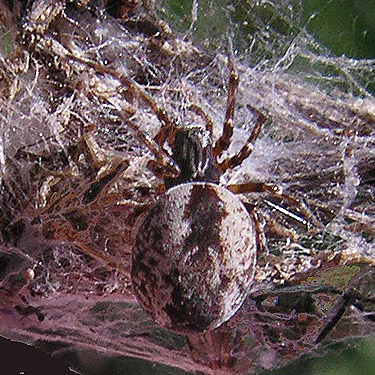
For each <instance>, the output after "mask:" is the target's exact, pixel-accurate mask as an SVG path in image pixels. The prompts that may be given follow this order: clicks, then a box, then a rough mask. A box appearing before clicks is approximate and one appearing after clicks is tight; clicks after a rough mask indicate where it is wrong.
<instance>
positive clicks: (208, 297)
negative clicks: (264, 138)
mask: <svg viewBox="0 0 375 375" xmlns="http://www.w3.org/2000/svg"><path fill="white" fill-rule="evenodd" d="M26 29H27V28H26ZM30 29H32V27H30ZM27 30H28V29H27ZM38 40H39V41H40V42H39V43H41V44H42V45H43V46H51V45H53V44H54V43H56V42H55V41H54V40H53V39H49V37H48V36H43V38H42V37H41V36H40V38H39V39H38ZM229 51H230V52H229V54H228V68H229V84H228V96H227V104H226V111H225V118H224V123H223V131H222V135H221V136H220V137H219V139H218V140H217V141H216V142H215V143H214V142H213V134H212V133H213V122H212V120H211V119H210V118H209V116H208V115H207V114H206V113H205V112H204V111H203V110H202V109H201V108H200V107H199V106H197V105H191V106H190V107H189V109H190V110H191V111H193V112H195V113H196V114H197V116H200V117H201V118H202V119H203V120H204V124H205V126H204V127H201V126H197V125H194V124H192V125H188V126H184V127H178V126H177V125H176V124H174V123H173V122H172V121H171V120H170V119H169V118H168V116H167V114H166V112H165V111H164V110H162V109H161V108H159V106H158V105H157V103H156V102H155V101H154V100H153V99H152V98H151V97H150V96H149V95H148V94H147V93H146V92H145V91H144V90H143V89H142V88H141V87H140V86H139V85H138V84H137V83H136V82H134V81H133V80H132V79H131V78H129V77H127V76H126V75H123V74H121V73H119V72H118V71H116V70H115V69H112V68H111V67H108V66H103V65H102V64H100V63H96V62H94V61H92V60H89V59H86V58H84V57H79V56H76V55H74V54H73V53H72V54H70V53H68V52H67V50H65V51H64V53H65V56H64V58H65V59H66V58H68V59H69V63H70V64H74V62H76V63H78V64H77V70H79V71H80V70H82V65H84V67H85V68H87V67H91V68H93V69H94V71H95V72H96V74H99V75H100V74H102V75H111V76H113V77H115V78H116V79H117V80H118V81H119V82H120V83H121V84H122V86H123V87H125V88H127V89H128V90H129V91H130V92H133V93H136V94H137V95H138V96H139V97H140V98H141V100H143V101H144V102H146V103H147V104H148V105H149V106H150V108H151V110H152V111H153V112H154V113H155V115H156V116H157V118H158V120H159V121H160V123H161V128H160V131H159V132H158V134H157V135H156V136H155V138H151V137H150V136H149V135H147V134H145V133H143V132H142V131H141V130H140V129H139V128H138V126H137V125H136V124H135V123H133V122H132V121H131V120H129V117H126V116H124V115H121V110H119V111H118V112H119V117H120V118H122V119H123V120H124V121H125V122H126V123H127V124H128V125H129V127H131V128H133V129H134V130H135V132H136V133H137V135H138V137H139V138H140V139H141V140H142V141H143V143H144V144H145V145H146V146H147V147H148V148H149V149H150V151H151V152H152V153H153V154H154V156H155V160H152V161H150V162H149V164H148V167H149V168H150V169H151V170H152V171H153V172H154V173H155V174H156V175H157V176H159V177H160V178H161V179H162V181H163V185H164V190H165V193H163V194H161V195H160V196H159V198H158V199H157V201H156V202H155V204H154V205H153V207H151V208H150V209H149V210H148V211H147V212H146V213H145V214H144V217H143V222H142V224H141V225H140V227H139V229H138V232H137V233H138V234H137V235H136V236H135V241H134V248H133V255H132V271H131V279H132V285H133V290H134V293H135V294H136V296H137V297H138V299H139V301H140V303H141V304H142V306H143V307H144V309H145V310H146V311H147V312H149V313H150V315H151V316H152V317H153V319H154V320H155V321H156V322H157V323H159V324H160V325H161V326H164V327H167V328H169V329H171V330H174V331H177V332H181V333H183V332H186V333H188V332H191V331H193V332H203V331H207V330H213V329H215V328H217V327H219V326H220V325H221V324H222V323H224V322H225V321H227V320H228V319H229V318H230V317H231V316H232V315H233V314H234V313H235V312H236V311H237V310H238V309H239V307H240V306H241V304H242V302H243V301H244V299H245V297H246V295H247V291H248V290H249V288H250V286H251V284H252V281H253V277H254V273H255V264H256V259H257V257H258V255H259V254H260V253H261V250H262V249H263V248H264V247H265V245H264V239H263V233H262V230H261V225H260V222H259V221H258V218H257V214H256V211H255V209H254V205H251V204H247V203H246V202H243V201H242V200H241V199H240V196H237V194H242V193H249V192H251V193H252V192H268V193H270V194H276V195H279V196H281V197H283V198H285V199H287V200H289V201H291V202H292V203H295V204H298V205H299V207H300V208H301V211H302V212H304V213H305V216H307V217H310V218H311V216H310V215H309V212H308V211H307V210H306V209H304V207H303V205H302V203H300V202H299V201H297V200H296V199H294V198H293V197H290V196H288V195H286V194H284V193H282V192H281V190H280V189H279V188H278V187H277V186H275V185H269V184H266V183H261V182H247V183H243V184H234V185H226V186H224V185H222V184H221V182H220V177H221V176H222V175H223V174H224V173H225V172H226V171H228V170H229V169H233V168H235V167H237V166H239V165H241V163H242V162H243V161H244V160H245V159H246V158H248V157H249V156H250V154H251V153H252V151H253V148H254V143H255V141H256V139H257V137H258V136H259V134H260V132H261V129H262V126H263V124H264V123H265V121H266V117H265V116H264V115H263V114H262V113H261V112H259V111H258V110H256V109H255V108H253V107H252V106H250V105H248V108H249V109H250V110H252V111H253V113H254V114H255V115H256V116H257V120H256V123H255V126H254V128H253V130H252V132H251V134H250V136H249V137H248V139H247V141H246V142H245V144H244V146H243V147H242V148H241V149H240V151H239V152H238V153H237V154H235V155H234V156H231V157H228V158H226V159H224V160H222V159H223V153H224V152H225V151H226V150H227V149H228V148H229V146H230V144H231V140H232V135H233V128H234V127H233V119H234V109H235V103H236V91H237V87H238V83H239V78H238V75H237V73H236V71H235V68H234V64H233V52H232V46H231V43H229ZM91 90H92V91H93V92H94V93H95V94H96V95H97V96H98V97H101V98H103V99H104V100H106V101H107V102H108V101H109V102H110V100H109V99H108V97H105V95H103V94H102V93H101V92H100V91H99V90H98V91H97V92H96V91H95V87H94V86H93V87H92V88H91ZM110 104H113V103H111V102H110ZM113 105H114V106H115V107H116V105H115V104H113ZM167 141H168V144H169V147H170V149H171V154H169V153H168V151H166V149H164V145H165V143H166V142H167ZM94 153H95V152H93V153H92V154H94ZM220 160H222V161H220ZM127 166H128V163H127V162H126V161H125V162H122V163H120V164H119V165H118V166H117V167H115V168H110V169H111V170H110V173H109V174H108V175H107V176H104V178H101V179H99V180H97V181H94V182H93V183H92V184H91V185H90V186H89V187H88V188H87V189H86V190H85V191H84V192H83V193H82V194H81V195H80V196H79V197H78V198H79V199H78V204H80V205H89V204H91V202H94V201H95V200H96V199H97V197H98V196H99V195H100V194H103V192H104V191H105V190H106V189H107V187H108V186H109V185H110V184H111V183H112V182H113V181H114V180H115V179H117V178H119V177H120V176H121V174H122V173H123V172H124V170H125V169H126V168H127ZM162 190H163V189H162ZM162 190H160V191H162ZM79 221H84V220H81V219H80V217H79ZM76 243H77V245H78V246H79V247H80V248H81V249H82V250H83V251H84V252H86V253H88V254H91V255H93V256H94V257H96V258H100V259H102V260H104V261H106V262H107V263H108V261H107V260H106V259H105V257H104V256H101V255H100V254H97V253H95V250H90V249H89V247H88V246H87V245H86V244H84V243H81V244H79V243H78V241H77V242H76ZM109 263H110V262H109ZM124 272H126V271H124Z"/></svg>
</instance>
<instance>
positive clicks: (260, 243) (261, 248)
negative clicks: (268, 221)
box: [244, 202, 268, 262]
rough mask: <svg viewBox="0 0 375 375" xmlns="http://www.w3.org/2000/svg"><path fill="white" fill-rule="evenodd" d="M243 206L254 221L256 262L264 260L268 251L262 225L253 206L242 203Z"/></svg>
mask: <svg viewBox="0 0 375 375" xmlns="http://www.w3.org/2000/svg"><path fill="white" fill-rule="evenodd" d="M244 205H245V207H246V209H247V211H248V212H249V214H250V215H251V217H252V218H253V220H254V225H255V236H256V243H257V262H258V260H259V259H262V258H264V257H265V256H266V255H267V254H268V249H267V245H266V237H265V235H264V230H263V223H262V221H261V218H260V217H259V215H258V212H257V210H256V207H255V205H254V204H251V203H247V202H244Z"/></svg>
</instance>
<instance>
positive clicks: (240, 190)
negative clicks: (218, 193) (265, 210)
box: [226, 182, 322, 228]
mask: <svg viewBox="0 0 375 375" xmlns="http://www.w3.org/2000/svg"><path fill="white" fill-rule="evenodd" d="M226 188H227V189H228V190H230V191H231V192H232V193H235V194H244V193H271V194H272V195H274V196H276V197H278V198H281V199H285V200H286V201H287V202H289V203H291V204H293V205H294V206H296V207H298V209H299V210H300V211H301V212H302V214H303V215H304V216H305V217H306V218H307V219H308V221H309V222H310V223H312V224H313V225H315V226H316V227H318V228H321V227H322V223H320V222H319V221H318V220H317V219H316V218H315V216H314V214H313V213H312V212H311V211H310V210H309V209H308V207H307V206H306V205H305V204H304V203H303V202H302V201H301V200H299V199H297V198H295V197H292V196H291V195H290V194H287V193H285V192H283V191H282V190H281V189H280V187H278V186H277V185H272V184H267V183H264V182H245V183H243V184H231V185H227V186H226ZM303 223H304V224H306V225H307V224H308V222H307V221H305V220H303Z"/></svg>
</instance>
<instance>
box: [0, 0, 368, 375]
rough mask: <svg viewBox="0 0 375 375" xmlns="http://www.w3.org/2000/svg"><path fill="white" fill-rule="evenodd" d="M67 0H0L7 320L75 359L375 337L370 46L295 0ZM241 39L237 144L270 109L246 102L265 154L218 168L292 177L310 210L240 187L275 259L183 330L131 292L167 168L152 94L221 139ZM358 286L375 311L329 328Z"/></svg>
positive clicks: (286, 349)
mask: <svg viewBox="0 0 375 375" xmlns="http://www.w3.org/2000/svg"><path fill="white" fill-rule="evenodd" d="M52 3H53V6H52V8H51V7H50V6H51V4H52ZM86 3H87V2H86ZM177 3H178V4H179V5H178V7H177V8H176V6H177V5H176V4H177ZM64 4H65V2H63V1H58V2H51V1H45V0H41V1H36V2H35V3H34V5H32V6H31V8H30V9H23V10H22V2H14V3H13V5H11V6H10V5H9V2H7V1H0V10H1V11H2V12H1V14H2V15H1V17H0V24H1V38H0V58H1V60H0V74H1V81H0V101H1V104H0V105H1V110H0V121H1V122H0V124H1V127H0V190H1V195H0V213H1V215H0V294H1V304H0V315H1V319H0V322H1V323H0V333H1V334H2V335H4V336H6V337H10V338H13V339H17V340H22V341H24V342H29V343H32V344H33V345H35V346H38V347H42V348H44V349H46V350H49V351H50V352H53V353H54V354H55V355H59V356H62V357H68V355H69V354H71V353H72V352H76V353H79V355H82V356H84V355H86V356H87V355H90V354H88V353H92V351H97V352H99V353H100V356H99V358H100V359H98V358H96V361H99V360H101V361H103V362H105V361H111V360H113V359H114V358H129V359H132V361H130V360H129V362H126V364H125V365H126V366H131V364H133V365H138V366H141V365H143V366H145V363H147V362H149V363H153V364H158V365H159V366H160V367H159V369H160V372H162V371H163V372H164V373H165V371H169V370H170V371H172V372H173V373H176V371H178V370H177V369H179V371H181V373H184V372H190V371H201V372H202V373H207V374H210V373H212V374H214V373H215V374H218V373H223V374H226V373H233V372H235V371H237V372H239V373H242V374H245V373H249V374H250V373H253V372H257V371H258V372H259V371H261V370H262V369H274V368H277V367H281V366H284V365H286V364H287V363H289V362H290V361H292V360H294V359H296V358H298V357H299V356H301V355H304V354H311V353H316V350H317V351H318V354H319V348H320V349H322V348H324V347H325V345H327V344H330V343H333V342H338V341H342V340H346V339H351V338H356V337H366V336H372V335H373V332H374V323H373V321H371V320H369V319H367V318H366V316H367V315H369V314H370V315H371V313H372V312H374V304H373V296H372V295H371V291H368V290H367V289H366V288H365V286H364V285H365V284H366V283H365V282H364V280H366V282H367V283H369V284H370V286H371V285H374V284H375V281H374V276H373V272H372V270H371V267H370V269H369V268H366V266H364V265H366V264H370V265H371V264H373V261H374V256H375V254H374V251H375V248H374V228H375V225H374V224H375V205H374V194H375V186H374V173H375V169H374V161H375V148H374V142H375V139H374V127H375V125H374V121H375V102H374V98H373V95H372V93H371V87H372V86H371V83H372V82H374V73H373V72H374V71H375V69H374V61H373V60H369V59H367V60H365V59H363V60H360V59H352V58H348V57H343V56H341V57H337V56H334V55H332V54H331V53H330V52H329V51H328V49H326V48H325V47H324V46H322V45H321V44H320V43H319V42H317V41H316V39H315V38H314V37H313V36H312V35H311V34H310V33H309V32H308V31H307V28H306V25H307V24H308V22H310V20H311V19H313V16H314V15H313V14H310V15H308V16H307V17H306V15H304V14H303V9H304V8H303V6H302V4H301V3H300V2H299V1H257V2H255V1H254V2H253V1H241V2H240V1H236V2H227V1H216V2H213V1H200V2H198V1H190V2H186V3H184V2H181V1H180V2H174V1H163V2H158V3H157V8H156V12H157V13H154V11H153V3H152V2H147V3H145V4H146V6H143V4H139V5H137V6H136V7H135V8H134V9H131V10H130V11H129V15H128V16H129V18H128V19H126V20H124V21H119V20H116V19H114V18H112V17H109V16H108V15H107V13H106V11H105V6H104V2H100V1H92V2H89V4H85V2H84V1H75V2H69V3H68V4H67V6H66V7H65V5H64ZM49 7H50V8H49ZM48 9H52V11H48V12H46V10H48ZM40 10H44V11H45V12H44V13H43V15H44V16H43V17H40V14H39V11H40ZM28 12H29V13H28ZM30 12H31V13H30ZM20 14H26V16H24V18H23V19H22V18H21V17H20V16H19V15H20ZM27 14H28V15H27ZM30 14H31V15H30ZM46 15H47V16H46ZM159 17H161V18H159ZM162 19H163V20H164V21H162ZM22 22H23V25H24V26H23V29H24V30H26V36H27V38H26V42H25V43H24V44H22V43H21V44H20V43H19V37H20V30H21V28H20V24H21V23H22ZM166 22H167V23H166ZM169 27H171V29H172V31H169ZM34 37H35V38H34ZM228 38H230V39H231V40H232V41H233V46H234V47H233V48H234V52H235V68H236V70H237V72H238V73H239V76H240V86H239V90H238V94H237V104H236V113H235V132H234V136H233V142H232V144H231V147H230V148H229V150H228V152H227V155H224V157H226V156H228V155H232V154H234V153H235V152H236V151H238V150H239V149H240V148H241V147H242V145H243V144H244V140H245V139H246V138H247V137H248V135H249V134H250V132H251V129H252V127H253V125H254V124H255V121H256V115H255V114H254V113H253V112H252V111H251V110H249V108H248V105H249V104H250V105H251V106H252V107H254V108H256V109H257V110H259V111H261V112H262V113H264V114H265V115H266V116H267V118H268V119H269V120H268V122H267V124H266V125H265V126H264V128H263V130H262V134H261V136H260V138H259V139H258V140H257V142H256V143H255V148H254V151H253V154H252V155H251V156H250V157H249V158H248V159H246V160H245V161H244V162H243V163H242V165H241V166H239V167H238V168H236V169H234V170H233V171H229V172H228V173H227V174H225V175H223V176H222V183H231V184H234V183H240V182H246V181H261V182H266V183H271V184H278V185H279V186H280V187H282V188H283V191H285V192H287V193H288V195H290V196H291V197H293V198H294V199H298V200H301V201H303V202H304V204H305V205H306V207H307V208H308V209H309V212H310V214H311V217H308V215H306V212H304V211H303V210H301V207H300V206H298V204H296V202H295V201H293V200H292V199H289V200H288V199H282V198H280V197H275V196H269V195H262V194H247V195H244V197H243V199H244V200H246V201H248V202H249V203H251V204H257V209H258V211H259V216H260V219H261V223H262V226H264V228H263V229H264V233H265V237H266V238H267V248H268V251H269V253H270V254H271V256H272V257H273V258H272V259H273V261H272V262H268V263H264V262H262V259H260V260H259V264H258V268H257V270H256V282H255V283H254V286H253V287H252V290H250V291H249V296H248V298H247V300H246V302H245V303H244V305H243V307H242V308H241V309H240V310H239V312H238V313H237V314H236V315H235V316H234V317H233V318H232V319H231V320H230V321H229V322H227V323H226V324H224V325H223V326H222V327H220V328H219V329H218V330H217V331H215V332H214V333H212V335H211V336H209V335H208V337H206V336H199V335H198V336H194V335H192V336H190V337H188V338H187V339H186V338H185V337H183V336H180V335H176V334H174V333H171V332H167V331H166V330H164V329H162V328H160V327H158V326H157V325H156V324H154V323H153V322H152V321H151V319H150V318H149V317H148V316H147V315H146V314H145V313H144V312H143V311H142V309H141V308H140V306H139V304H138V302H137V300H136V299H135V297H134V296H133V295H132V293H131V287H130V279H129V271H130V267H131V245H132V238H133V232H134V231H135V229H134V228H135V227H136V224H137V220H138V218H139V212H140V210H141V209H142V207H147V206H148V205H150V204H152V202H154V200H155V199H156V196H157V194H158V193H157V189H156V187H157V186H158V184H160V181H159V180H158V178H157V177H156V176H154V175H153V174H152V173H151V172H150V171H149V169H148V168H147V163H148V161H149V160H150V159H152V158H153V155H152V153H151V152H150V150H149V149H148V148H147V147H146V146H145V145H144V142H142V141H141V140H140V138H141V137H140V135H139V134H137V130H136V129H135V128H134V126H132V125H131V124H136V126H137V128H138V129H140V130H141V131H142V132H143V133H142V134H147V135H149V136H155V135H156V134H157V132H158V130H159V128H160V119H158V116H157V115H156V113H155V111H153V110H152V108H151V105H150V102H148V99H147V98H149V97H150V98H153V100H154V101H155V103H156V104H157V106H158V107H160V108H163V110H164V112H165V113H167V115H168V117H169V119H170V120H171V121H174V122H175V123H176V124H178V125H179V126H186V124H192V123H194V124H200V125H202V126H203V125H204V124H203V119H202V118H201V117H200V116H198V115H197V114H196V113H195V112H193V111H191V110H190V109H189V108H190V107H191V105H192V104H198V105H199V106H200V108H202V109H203V110H204V112H205V113H207V114H208V115H209V116H210V117H211V118H212V120H213V123H214V138H215V139H217V137H218V136H219V135H220V132H221V124H222V123H223V120H224V115H225V105H226V94H227V79H228V69H227V41H228ZM121 77H127V78H130V79H131V81H130V83H129V82H127V83H126V82H125V83H124V79H122V78H121ZM142 92H145V93H146V94H147V97H146V99H145V97H142V94H140V93H142ZM159 117H160V116H159ZM166 148H167V149H168V146H167V145H166ZM121 160H126V161H128V162H129V166H128V167H127V168H126V169H125V171H124V172H123V173H122V174H121V176H120V177H121V178H117V179H116V180H115V181H114V182H113V183H112V184H111V185H110V186H109V187H108V188H106V189H105V190H104V191H105V194H102V195H101V197H100V199H98V200H95V199H93V200H92V201H90V200H89V198H87V200H86V201H85V200H84V199H83V198H82V194H80V192H84V191H85V189H87V188H88V187H90V186H91V185H90V184H92V183H93V182H95V181H97V180H98V179H99V178H100V177H101V176H103V175H105V174H106V173H108V171H111V170H113V169H115V168H116V166H118V165H119V163H120V161H121ZM306 221H308V222H309V225H306V224H305V222H306ZM362 275H364V276H366V277H364V276H363V277H361V276H362ZM370 289H371V288H370ZM264 290H265V291H266V292H262V291H264ZM333 290H335V292H333ZM353 290H355V291H357V292H358V294H359V296H362V297H363V301H362V302H361V303H360V304H361V307H362V309H359V308H355V307H354V308H352V309H350V308H348V311H347V312H345V313H344V315H343V317H342V319H341V320H340V322H339V323H338V324H337V326H336V327H335V328H334V329H333V330H332V332H331V333H329V334H328V336H327V337H326V338H325V341H324V342H322V343H321V344H320V345H316V344H315V343H314V340H315V339H316V337H317V336H318V334H319V332H321V330H322V329H323V327H324V325H325V323H327V322H328V321H329V319H330V317H332V315H334V312H335V309H336V306H337V305H339V304H340V301H341V300H340V298H341V297H340V295H339V294H340V293H341V292H345V293H346V292H348V291H353ZM267 293H268V294H267ZM348 293H349V292H348ZM357 305H358V303H357ZM223 353H224V354H223ZM143 361H144V362H143ZM71 366H72V367H74V368H78V369H79V371H81V372H82V373H84V374H90V373H96V374H97V373H98V369H97V368H90V365H88V364H86V366H85V367H84V368H82V367H80V365H79V364H77V363H71ZM165 366H167V367H165ZM103 367H104V364H103ZM129 368H130V367H129ZM103 371H104V370H103ZM134 371H135V370H134ZM152 371H155V370H154V369H153V370H152ZM103 373H104V372H103ZM154 373H155V372H154Z"/></svg>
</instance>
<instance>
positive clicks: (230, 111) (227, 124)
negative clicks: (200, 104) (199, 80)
mask: <svg viewBox="0 0 375 375" xmlns="http://www.w3.org/2000/svg"><path fill="white" fill-rule="evenodd" d="M228 44H229V48H228V49H229V53H228V68H229V72H230V75H229V85H228V97H227V109H226V112H225V120H224V125H223V134H222V135H221V137H220V138H219V139H218V140H217V141H216V143H215V146H214V147H213V149H212V152H213V155H214V156H216V157H217V156H219V155H220V154H221V153H222V152H223V151H225V150H227V149H228V147H229V145H230V142H231V139H232V135H233V116H234V107H235V104H236V92H237V87H238V74H237V73H236V71H235V69H234V65H233V47H232V43H231V41H230V39H229V42H228Z"/></svg>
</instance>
